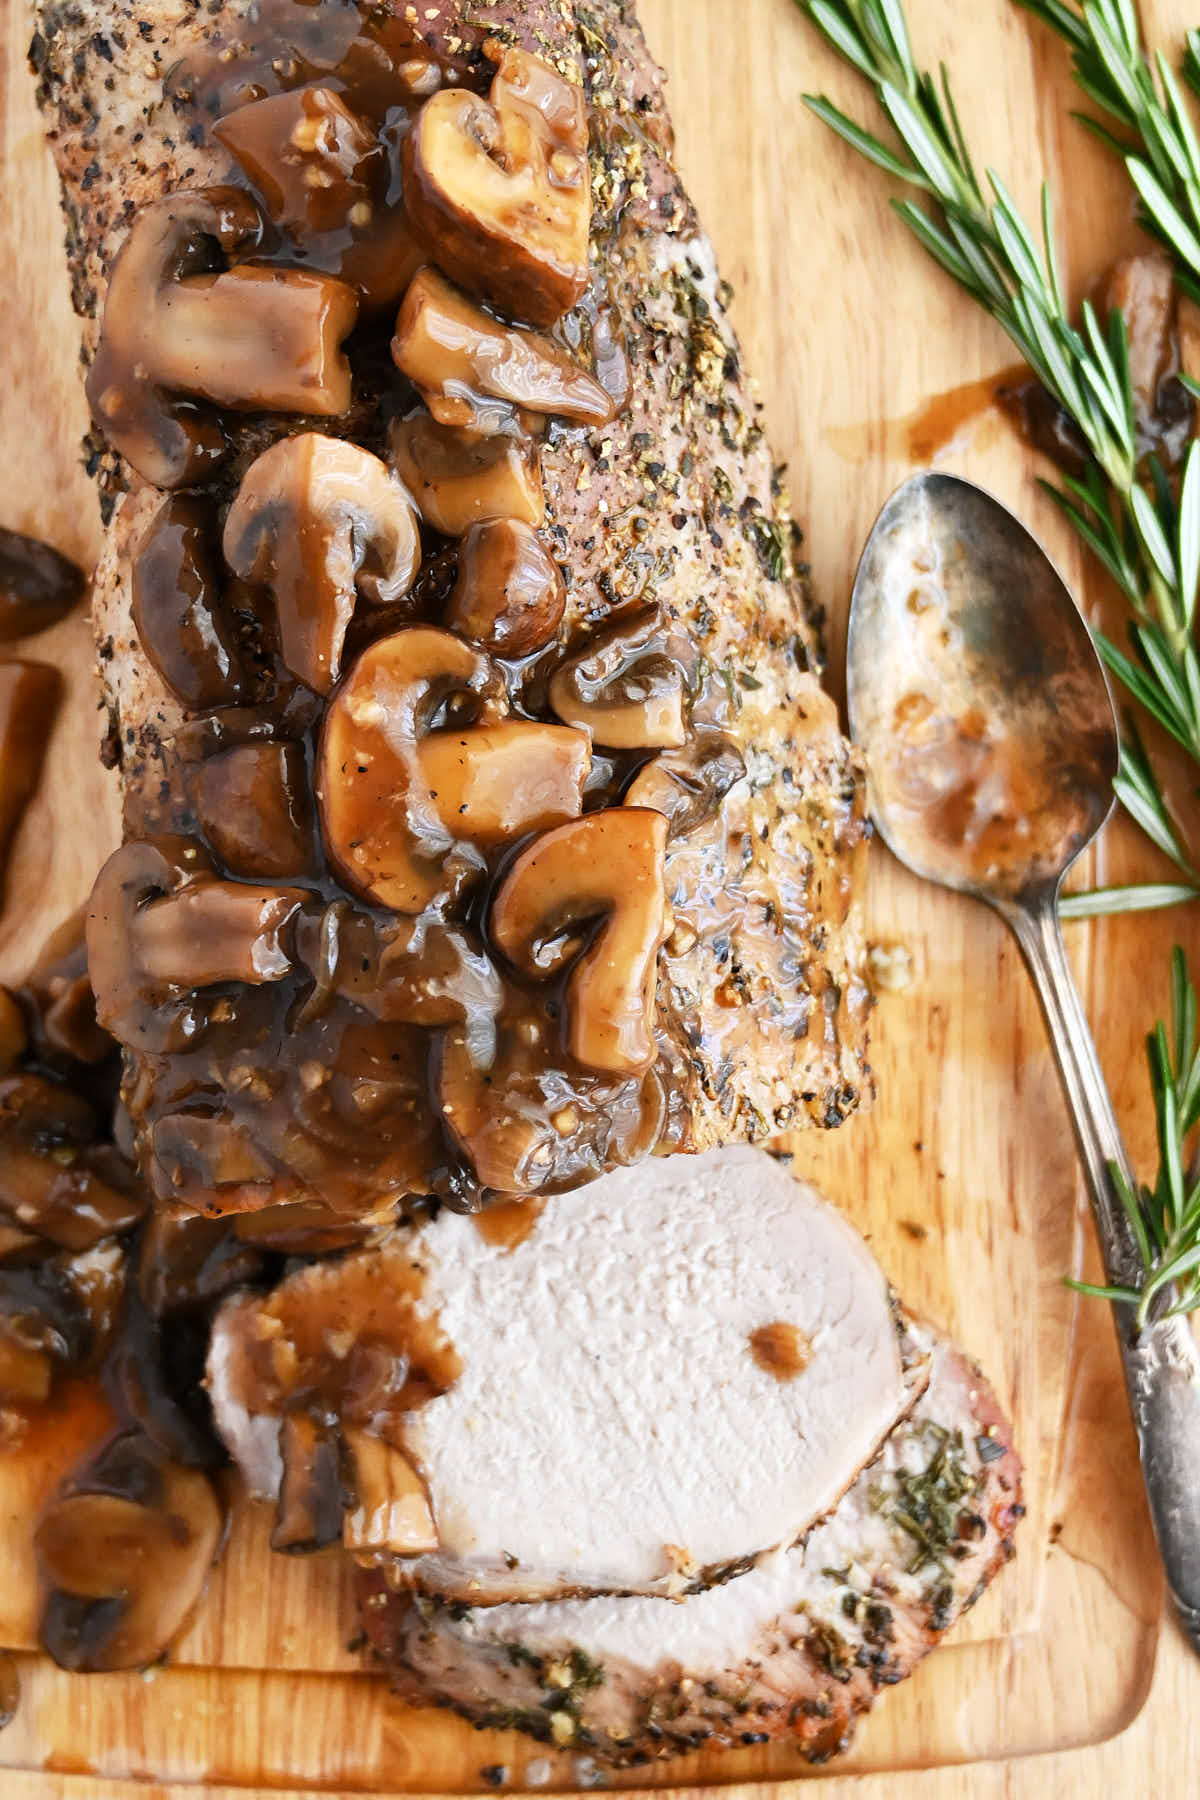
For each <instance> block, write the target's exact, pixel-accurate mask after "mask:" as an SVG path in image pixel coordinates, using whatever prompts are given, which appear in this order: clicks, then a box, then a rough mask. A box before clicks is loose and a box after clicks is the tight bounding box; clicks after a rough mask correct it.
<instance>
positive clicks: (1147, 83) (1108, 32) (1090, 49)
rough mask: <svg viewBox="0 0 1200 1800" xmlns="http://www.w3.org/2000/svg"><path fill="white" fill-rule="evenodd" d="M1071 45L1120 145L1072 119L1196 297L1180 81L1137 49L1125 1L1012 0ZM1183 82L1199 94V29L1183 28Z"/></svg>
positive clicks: (1191, 164)
mask: <svg viewBox="0 0 1200 1800" xmlns="http://www.w3.org/2000/svg"><path fill="white" fill-rule="evenodd" d="M1015 4H1016V5H1017V6H1020V7H1022V8H1023V9H1024V10H1025V11H1026V12H1030V13H1033V15H1034V17H1035V18H1038V19H1041V20H1042V22H1043V23H1044V24H1046V25H1049V26H1050V28H1051V30H1052V31H1057V32H1058V34H1059V36H1060V37H1063V38H1065V39H1066V41H1067V43H1068V44H1070V46H1071V60H1072V63H1073V65H1074V69H1075V79H1076V81H1077V82H1078V84H1079V86H1080V87H1081V88H1082V89H1083V91H1084V93H1085V94H1086V95H1087V96H1088V98H1089V99H1090V100H1091V101H1093V103H1094V104H1095V105H1096V106H1098V107H1100V109H1101V111H1102V112H1104V113H1105V114H1106V115H1107V117H1108V118H1109V119H1110V120H1112V121H1113V122H1114V124H1115V126H1116V127H1117V128H1118V130H1121V131H1123V132H1126V133H1131V134H1132V135H1133V137H1134V139H1135V140H1136V142H1135V143H1134V144H1129V143H1126V142H1123V141H1122V139H1121V138H1120V137H1118V136H1117V135H1116V132H1115V131H1114V130H1113V129H1112V127H1111V126H1109V125H1107V124H1105V123H1104V121H1103V120H1101V119H1097V118H1094V117H1093V116H1092V115H1091V114H1088V113H1077V114H1076V115H1075V116H1076V118H1078V119H1079V120H1080V122H1081V123H1082V124H1084V125H1086V126H1087V128H1088V130H1089V131H1091V132H1093V133H1094V134H1095V135H1096V136H1097V137H1099V138H1100V139H1102V141H1103V142H1104V143H1106V144H1107V145H1108V146H1109V148H1110V149H1111V150H1113V151H1115V152H1116V154H1117V155H1118V156H1120V157H1121V158H1122V160H1123V161H1124V163H1125V167H1126V168H1127V169H1128V171H1129V177H1130V180H1131V181H1132V182H1133V185H1134V187H1135V188H1136V189H1137V192H1138V197H1139V198H1140V200H1141V203H1142V220H1143V223H1144V224H1145V225H1146V227H1147V229H1148V230H1149V231H1151V232H1152V233H1153V235H1154V236H1155V237H1158V238H1160V239H1161V240H1162V242H1163V243H1164V244H1165V245H1166V246H1167V248H1168V249H1169V250H1170V251H1171V253H1172V255H1173V256H1174V258H1175V261H1176V272H1177V275H1178V278H1179V282H1180V285H1181V286H1182V287H1184V288H1185V289H1186V291H1187V292H1188V293H1189V294H1190V295H1191V296H1192V298H1193V299H1194V300H1197V301H1200V141H1198V140H1197V135H1196V131H1195V127H1194V125H1193V122H1192V118H1191V115H1190V113H1189V111H1188V107H1187V102H1186V100H1185V98H1184V93H1183V89H1182V86H1181V85H1180V81H1179V78H1178V77H1177V76H1176V74H1175V72H1174V70H1173V69H1172V68H1171V65H1170V63H1169V62H1168V61H1167V59H1166V57H1165V56H1163V54H1162V53H1161V51H1160V52H1158V53H1157V54H1156V55H1155V57H1154V59H1153V62H1151V59H1150V57H1149V56H1148V54H1147V53H1146V51H1145V50H1144V49H1143V47H1142V41H1141V34H1140V31H1139V29H1138V20H1137V13H1136V11H1135V9H1134V6H1133V0H1081V3H1079V4H1076V0H1015ZM1183 77H1184V79H1185V80H1186V81H1187V82H1188V83H1189V84H1190V85H1191V86H1192V87H1193V88H1195V89H1196V90H1197V91H1198V92H1200V31H1191V32H1189V33H1188V37H1187V46H1186V53H1185V57H1184V63H1183Z"/></svg>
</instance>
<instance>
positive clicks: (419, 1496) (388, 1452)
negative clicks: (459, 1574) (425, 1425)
mask: <svg viewBox="0 0 1200 1800" xmlns="http://www.w3.org/2000/svg"><path fill="white" fill-rule="evenodd" d="M342 1439H343V1442H344V1443H345V1446H346V1451H347V1454H348V1456H349V1459H350V1463H351V1467H352V1469H353V1486H354V1494H355V1499H356V1502H357V1504H356V1505H355V1507H354V1509H353V1511H351V1512H349V1513H347V1514H346V1518H345V1523H344V1524H343V1526H342V1547H343V1548H344V1549H345V1550H348V1551H349V1552H350V1553H351V1554H352V1555H357V1556H366V1555H374V1556H421V1555H423V1554H425V1553H426V1552H428V1551H431V1550H436V1549H437V1547H438V1534H437V1527H436V1526H435V1525H434V1522H433V1513H432V1511H431V1510H430V1506H429V1498H428V1496H427V1494H426V1492H425V1485H424V1483H423V1482H422V1480H421V1477H420V1476H419V1475H418V1474H417V1471H416V1470H415V1469H414V1468H413V1466H412V1464H411V1462H410V1461H409V1460H408V1458H407V1456H405V1455H404V1454H403V1452H402V1451H400V1450H397V1449H396V1448H395V1446H394V1445H392V1444H387V1443H385V1442H384V1440H383V1439H382V1438H381V1437H376V1436H375V1435H374V1433H373V1432H368V1431H356V1430H354V1429H352V1428H351V1427H346V1428H344V1429H343V1432H342Z"/></svg>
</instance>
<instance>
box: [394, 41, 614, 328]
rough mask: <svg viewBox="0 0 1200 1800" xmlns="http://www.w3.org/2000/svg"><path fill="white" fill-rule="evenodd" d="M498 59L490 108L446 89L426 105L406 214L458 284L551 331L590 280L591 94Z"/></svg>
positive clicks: (504, 55)
mask: <svg viewBox="0 0 1200 1800" xmlns="http://www.w3.org/2000/svg"><path fill="white" fill-rule="evenodd" d="M497 60H498V63H499V67H498V69H497V73H496V76H495V79H494V80H493V82H492V88H491V95H490V99H489V100H484V99H482V98H481V97H480V96H479V95H477V94H472V93H468V92H467V91H466V90H464V89H461V88H449V89H443V91H442V92H440V93H437V94H434V95H433V97H432V98H431V99H429V100H427V101H426V102H425V105H424V106H423V107H422V109H421V111H420V113H419V114H418V115H417V119H416V122H415V124H414V126H413V128H412V130H411V132H410V133H409V135H408V138H407V140H406V142H405V148H404V199H405V204H406V206H407V208H408V213H409V217H410V218H411V219H412V222H413V224H414V226H415V227H416V229H417V231H418V232H419V233H420V234H421V236H422V237H423V238H424V239H425V241H426V243H427V244H428V245H429V247H430V250H431V252H432V255H433V258H434V261H435V262H436V263H437V264H438V266H439V268H441V269H444V270H445V272H446V274H447V275H449V276H450V278H451V280H453V281H456V282H457V283H458V284H459V286H460V287H462V288H465V289H466V290H467V291H468V292H469V293H472V294H476V295H478V296H479V298H480V299H482V300H486V301H490V302H491V303H492V304H494V305H495V306H497V307H498V308H499V309H500V311H501V312H504V313H507V314H508V315H509V316H510V317H512V318H518V319H528V320H529V321H530V323H531V324H534V325H552V324H553V323H554V322H555V320H556V319H558V318H560V317H561V316H562V314H563V313H565V312H566V311H568V310H569V308H570V307H572V306H574V304H575V302H576V301H577V300H578V299H579V297H580V295H581V294H582V293H583V291H584V288H585V287H586V286H587V279H588V230H589V226H590V223H591V189H590V185H589V178H588V158H587V149H588V136H587V116H586V113H585V111H584V101H583V92H582V89H580V88H578V87H576V86H574V85H573V84H572V83H571V82H569V81H567V80H565V79H564V77H563V76H561V75H559V74H558V73H557V71H556V70H554V69H552V68H551V67H550V65H549V64H548V63H546V62H543V61H542V60H541V58H539V57H536V56H531V55H530V54H529V52H528V51H525V50H520V49H517V48H515V47H511V48H506V49H503V50H501V51H500V52H499V55H498V58H497Z"/></svg>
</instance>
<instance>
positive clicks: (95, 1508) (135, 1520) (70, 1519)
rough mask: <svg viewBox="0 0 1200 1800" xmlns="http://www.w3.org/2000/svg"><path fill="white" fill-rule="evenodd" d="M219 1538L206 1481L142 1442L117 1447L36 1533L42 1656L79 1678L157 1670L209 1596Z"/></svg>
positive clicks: (127, 1440) (122, 1441) (216, 1508)
mask: <svg viewBox="0 0 1200 1800" xmlns="http://www.w3.org/2000/svg"><path fill="white" fill-rule="evenodd" d="M222 1530H223V1521H222V1516H221V1507H220V1505H219V1503H218V1501H217V1497H216V1495H215V1493H214V1492H213V1488H212V1484H211V1482H210V1481H209V1480H208V1477H207V1476H205V1475H203V1474H201V1473H200V1472H199V1471H198V1470H195V1469H185V1468H182V1467H180V1466H179V1465H178V1464H175V1463H172V1462H170V1461H168V1460H167V1459H166V1458H165V1457H163V1456H162V1455H161V1454H160V1453H159V1452H158V1451H156V1450H155V1448H154V1447H153V1445H151V1444H150V1442H149V1441H148V1440H147V1439H145V1438H143V1437H141V1436H139V1435H137V1434H133V1435H128V1436H125V1437H122V1438H118V1439H116V1440H115V1442H114V1443H112V1444H110V1445H109V1446H108V1447H107V1448H106V1450H104V1451H103V1452H102V1453H101V1455H100V1457H99V1458H98V1459H97V1461H96V1462H95V1463H94V1464H93V1465H92V1467H91V1468H90V1469H88V1470H86V1471H85V1472H84V1473H83V1474H81V1475H80V1476H79V1477H77V1478H76V1481H75V1483H74V1484H73V1486H72V1488H71V1489H70V1490H69V1491H68V1492H66V1493H65V1494H63V1495H61V1496H60V1497H59V1498H58V1499H57V1500H55V1501H53V1502H52V1504H51V1505H50V1507H49V1508H48V1509H47V1511H46V1512H45V1514H44V1515H43V1517H42V1521H41V1523H40V1525H39V1526H38V1529H37V1533H36V1535H35V1538H34V1546H35V1549H36V1551H37V1558H38V1568H39V1572H40V1575H41V1579H42V1583H43V1587H44V1589H45V1590H46V1603H45V1607H44V1610H43V1613H42V1622H41V1640H42V1644H43V1645H44V1647H45V1649H46V1650H47V1651H48V1652H49V1653H50V1655H51V1656H52V1657H53V1658H54V1660H55V1662H57V1663H58V1664H59V1666H60V1667H62V1668H64V1669H71V1670H75V1671H93V1670H107V1669H139V1668H145V1667H146V1666H147V1665H148V1664H150V1663H153V1662H157V1660H158V1659H159V1658H160V1657H161V1656H162V1655H163V1654H164V1652H165V1651H166V1650H167V1649H168V1647H169V1646H170V1644H171V1642H172V1640H173V1639H174V1638H175V1637H176V1636H177V1635H178V1633H179V1631H180V1630H181V1628H182V1626H183V1625H184V1623H185V1622H186V1620H187V1618H188V1616H189V1614H190V1613H191V1612H192V1610H193V1609H194V1607H195V1605H196V1603H197V1601H198V1600H199V1598H200V1595H201V1593H202V1592H203V1590H204V1585H205V1583H206V1581H207V1579H208V1573H209V1570H210V1569H211V1567H212V1565H213V1562H214V1560H215V1558H216V1555H217V1551H218V1548H219V1546H220V1542H221V1534H222Z"/></svg>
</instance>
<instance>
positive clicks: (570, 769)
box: [318, 626, 590, 913]
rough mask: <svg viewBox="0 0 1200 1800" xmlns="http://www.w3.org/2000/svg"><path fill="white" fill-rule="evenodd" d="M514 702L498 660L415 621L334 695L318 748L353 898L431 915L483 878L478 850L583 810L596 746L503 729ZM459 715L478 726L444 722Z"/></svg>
mask: <svg viewBox="0 0 1200 1800" xmlns="http://www.w3.org/2000/svg"><path fill="white" fill-rule="evenodd" d="M504 706H505V703H504V700H503V697H502V692H501V685H500V683H499V679H498V676H497V674H496V672H495V670H494V669H493V668H492V665H491V663H490V662H489V661H488V659H487V657H485V656H483V655H482V654H481V652H479V651H478V650H473V649H471V648H470V647H469V646H468V645H466V644H464V643H463V642H462V640H461V639H459V638H456V637H455V636H453V634H452V633H451V632H448V631H439V630H436V629H435V628H434V627H432V626H414V627H413V628H412V629H411V630H409V631H398V632H395V633H394V634H393V635H392V636H391V637H387V638H382V639H381V640H380V641H379V642H378V643H376V644H373V645H372V646H371V647H370V648H369V649H368V650H366V651H364V652H363V654H362V656H360V657H359V659H358V661H357V662H356V663H355V665H354V667H353V669H352V670H351V671H350V673H349V674H348V675H347V677H346V679H345V681H344V682H343V683H342V685H341V686H340V687H339V689H338V690H337V692H336V694H335V695H334V697H333V700H332V702H331V703H330V706H329V710H328V713H327V714H326V718H325V726H324V730H323V732H322V737H321V745H320V751H319V756H318V768H319V774H318V799H319V802H320V807H321V819H322V825H323V827H324V833H325V842H326V848H327V850H328V854H329V857H330V860H331V861H332V862H333V864H334V866H335V867H336V868H337V870H338V872H339V874H340V876H341V878H342V880H343V881H344V882H345V883H346V885H347V886H348V887H350V888H351V889H353V891H354V892H355V893H358V894H361V895H363V896H364V898H366V899H370V900H373V901H374V902H375V903H376V904H377V905H380V906H387V907H390V908H391V910H392V911H394V912H403V913H419V912H422V911H423V910H424V909H425V907H426V906H428V905H430V904H431V903H432V902H433V901H434V900H435V899H436V898H437V897H438V896H439V895H442V896H447V897H448V896H451V895H454V894H457V893H460V892H461V891H462V889H463V887H464V886H465V885H466V884H467V883H468V882H469V881H471V880H473V879H475V878H476V877H477V876H478V875H479V874H480V873H481V872H482V870H483V867H484V863H483V858H482V856H481V855H480V852H479V849H478V848H476V846H477V845H483V846H485V847H486V846H491V845H493V844H495V843H496V842H498V841H500V840H502V839H505V838H508V837H512V836H520V835H522V834H523V833H524V832H527V831H531V830H535V829H537V828H538V823H539V822H544V821H545V820H546V819H548V818H564V817H572V816H574V815H575V814H577V813H578V811H579V809H580V806H581V805H582V790H583V782H584V780H585V779H586V775H587V769H588V764H589V760H590V756H589V752H588V747H587V743H586V740H585V739H583V738H582V737H581V736H580V734H579V733H568V734H566V735H564V734H562V733H561V732H560V731H559V730H558V729H557V728H556V727H554V726H546V725H537V724H532V723H529V722H526V721H515V720H513V721H506V722H503V723H502V722H501V720H500V718H499V716H498V715H501V714H502V713H503V711H504ZM447 710H449V715H450V717H453V716H454V715H455V714H457V715H458V716H459V717H462V716H464V715H465V716H466V718H467V720H468V721H469V722H470V723H469V727H468V728H467V729H455V728H454V727H453V726H451V725H448V724H445V725H442V728H441V729H440V730H433V728H434V727H435V726H437V725H438V724H439V721H440V720H441V719H442V718H443V717H445V715H446V713H447ZM492 720H494V721H495V723H491V722H490V721H492Z"/></svg>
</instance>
